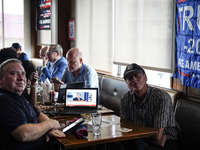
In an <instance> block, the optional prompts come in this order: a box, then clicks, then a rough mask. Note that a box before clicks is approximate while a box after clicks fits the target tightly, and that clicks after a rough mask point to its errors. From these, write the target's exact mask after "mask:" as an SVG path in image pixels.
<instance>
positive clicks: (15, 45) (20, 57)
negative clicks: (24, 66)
mask: <svg viewBox="0 0 200 150" xmlns="http://www.w3.org/2000/svg"><path fill="white" fill-rule="evenodd" d="M11 47H12V48H13V49H14V50H16V52H17V57H18V60H20V61H22V60H29V58H28V55H27V54H26V53H24V52H22V47H21V45H20V44H19V43H13V44H12V46H11Z"/></svg>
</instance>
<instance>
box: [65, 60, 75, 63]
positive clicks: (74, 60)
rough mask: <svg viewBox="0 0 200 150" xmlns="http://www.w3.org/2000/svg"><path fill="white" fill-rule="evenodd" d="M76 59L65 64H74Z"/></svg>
mask: <svg viewBox="0 0 200 150" xmlns="http://www.w3.org/2000/svg"><path fill="white" fill-rule="evenodd" d="M75 62H76V60H74V61H70V62H67V64H75Z"/></svg>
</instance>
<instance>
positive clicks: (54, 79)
mask: <svg viewBox="0 0 200 150" xmlns="http://www.w3.org/2000/svg"><path fill="white" fill-rule="evenodd" d="M51 80H52V81H53V82H54V83H60V82H59V81H58V79H57V78H55V77H53V78H51Z"/></svg>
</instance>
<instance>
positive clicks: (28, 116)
mask: <svg viewBox="0 0 200 150" xmlns="http://www.w3.org/2000/svg"><path fill="white" fill-rule="evenodd" d="M25 75H26V72H25V71H24V68H23V67H22V65H21V62H20V61H19V60H17V59H9V60H7V61H5V62H3V63H2V64H1V65H0V100H1V105H0V120H1V121H0V145H1V149H6V150H8V149H9V150H10V149H12V150H14V149H20V150H25V149H26V150H27V149H29V150H31V149H34V150H35V149H40V148H41V147H43V146H44V147H46V146H47V145H48V144H47V143H46V141H49V137H50V136H54V137H65V134H64V133H62V132H61V131H59V130H58V129H60V124H59V123H58V121H56V120H53V119H49V118H48V117H47V116H46V115H45V114H43V113H41V112H39V111H38V110H37V109H36V108H34V107H33V106H32V105H30V104H29V102H28V101H27V100H26V99H25V98H23V97H22V96H21V94H22V92H23V91H24V88H25V86H26V76H25Z"/></svg>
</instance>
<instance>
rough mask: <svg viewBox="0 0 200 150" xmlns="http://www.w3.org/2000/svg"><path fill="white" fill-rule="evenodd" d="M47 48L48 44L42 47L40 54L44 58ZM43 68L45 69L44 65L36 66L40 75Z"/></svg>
mask: <svg viewBox="0 0 200 150" xmlns="http://www.w3.org/2000/svg"><path fill="white" fill-rule="evenodd" d="M47 50H48V47H47V46H45V47H43V48H41V49H40V52H39V56H40V58H41V59H43V58H44V57H45V56H46V51H47ZM42 69H43V67H42V65H40V66H37V68H36V70H37V72H38V75H39V76H40V74H41V71H42Z"/></svg>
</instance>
